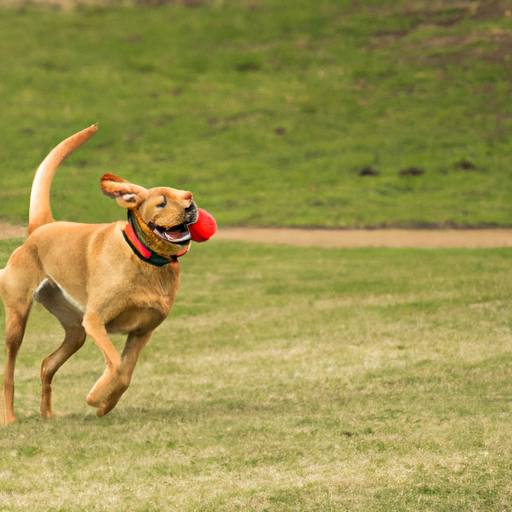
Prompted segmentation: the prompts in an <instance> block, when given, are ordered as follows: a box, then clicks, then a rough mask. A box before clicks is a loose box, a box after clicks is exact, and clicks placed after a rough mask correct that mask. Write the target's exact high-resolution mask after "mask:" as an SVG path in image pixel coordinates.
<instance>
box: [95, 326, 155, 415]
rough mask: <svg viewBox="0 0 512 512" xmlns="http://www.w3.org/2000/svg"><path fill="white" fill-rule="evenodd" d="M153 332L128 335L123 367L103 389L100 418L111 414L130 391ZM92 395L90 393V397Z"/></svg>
mask: <svg viewBox="0 0 512 512" xmlns="http://www.w3.org/2000/svg"><path fill="white" fill-rule="evenodd" d="M152 332H153V331H150V332H147V333H144V334H136V333H133V332H132V333H130V334H129V335H128V339H127V340H126V345H125V347H124V350H123V354H122V356H121V366H120V367H119V369H118V371H117V374H116V376H115V378H112V379H111V380H110V381H109V382H108V383H106V384H104V385H103V387H102V389H101V395H102V397H103V401H102V403H101V405H100V406H99V408H98V416H99V417H101V416H104V415H105V414H107V413H108V412H110V411H111V410H112V409H113V408H114V407H115V406H116V404H117V402H119V399H120V398H121V396H122V394H123V393H124V392H125V391H126V390H127V389H128V386H129V385H130V382H131V380H132V375H133V370H134V369H135V365H136V364H137V361H138V359H139V356H140V353H141V352H142V349H143V348H144V347H145V346H146V345H147V343H148V341H149V338H150V337H151V334H152ZM95 388H96V386H95ZM93 390H94V389H93ZM91 393H92V391H91ZM91 393H89V396H90V395H91ZM88 402H89V400H88ZM89 403H90V402H89Z"/></svg>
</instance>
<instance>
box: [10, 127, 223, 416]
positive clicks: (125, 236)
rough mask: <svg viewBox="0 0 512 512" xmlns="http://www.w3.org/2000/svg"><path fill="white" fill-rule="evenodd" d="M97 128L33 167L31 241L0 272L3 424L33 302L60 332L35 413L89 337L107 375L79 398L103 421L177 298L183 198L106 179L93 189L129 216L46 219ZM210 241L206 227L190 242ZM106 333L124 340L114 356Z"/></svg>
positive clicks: (186, 205) (187, 202) (186, 215)
mask: <svg viewBox="0 0 512 512" xmlns="http://www.w3.org/2000/svg"><path fill="white" fill-rule="evenodd" d="M96 131H97V125H93V126H91V127H89V128H86V129H85V130H82V131H80V132H78V133H76V134H75V135H72V136H71V137H69V138H68V139H66V140H64V141H63V142H61V143H60V144H59V145H58V146H56V147H55V148H54V149H53V150H52V151H51V152H50V153H49V154H48V156H47V157H46V158H45V160H44V161H43V162H42V163H41V165H40V166H39V168H38V169H37V171H36V174H35V177H34V182H33V185H32V191H31V195H30V208H29V225H28V234H29V236H28V238H27V240H26V241H25V243H24V244H23V245H22V246H21V247H19V248H18V249H16V250H15V251H14V253H13V254H12V255H11V257H10V259H9V261H8V262H7V265H6V267H5V269H3V270H0V296H1V298H2V300H3V303H4V308H5V315H6V319H5V322H6V338H5V343H6V363H5V370H4V377H3V401H4V411H3V417H0V421H3V422H4V423H13V422H15V421H16V416H15V414H14V408H13V397H14V366H15V363H16V356H17V354H18V350H19V348H20V345H21V342H22V340H23V335H24V332H25V326H26V323H27V319H28V316H29V313H30V309H31V306H32V302H33V300H36V301H38V302H40V303H41V304H42V305H43V306H44V307H45V308H46V309H47V310H48V311H49V312H50V313H52V314H53V315H54V316H55V317H57V319H58V320H59V321H60V323H61V324H62V327H63V328H64V331H65V338H64V341H63V342H62V344H61V345H60V347H59V348H58V349H57V350H56V351H55V352H53V353H52V354H51V355H49V356H48V357H47V358H46V359H44V361H43V362H42V364H41V382H42V396H41V406H40V414H41V416H42V417H43V418H51V417H52V416H53V410H52V379H53V376H54V375H55V373H56V372H57V370H58V369H59V368H60V367H61V366H62V365H63V364H64V363H65V362H66V360H67V359H68V358H69V357H70V356H72V355H73V354H74V353H75V352H76V351H77V350H79V349H80V348H81V347H82V345H83V344H84V342H85V339H86V336H89V337H90V338H91V339H92V340H93V342H94V343H95V344H96V346H97V347H98V348H99V349H100V350H101V352H102V353H103V356H104V357H105V370H104V372H103V374H102V376H101V377H100V378H99V379H98V381H97V382H96V383H95V385H94V386H93V388H92V389H91V391H90V392H89V394H88V395H87V403H88V404H89V405H91V406H93V407H96V408H97V409H98V410H97V415H98V416H99V417H101V416H104V415H105V414H107V413H108V412H109V411H111V410H112V409H113V408H114V407H115V406H116V404H117V402H118V401H119V399H120V398H121V395H122V394H123V393H124V392H125V391H126V389H127V388H128V386H129V384H130V380H131V377H132V373H133V370H134V368H135V365H136V363H137V360H138V358H139V355H140V353H141V351H142V349H143V348H144V346H145V345H146V344H147V343H148V341H149V339H150V337H151V334H152V333H153V331H154V330H155V328H156V327H157V326H158V325H159V324H160V323H162V321H163V320H164V319H165V318H166V317H167V315H168V314H169V312H170V311H171V307H172V305H173V303H174V299H175V297H176V293H177V291H178V286H179V282H180V272H179V264H178V257H179V256H181V255H183V254H184V253H186V252H187V250H188V249H189V246H190V243H191V239H194V237H193V235H191V231H192V226H191V225H193V224H194V223H196V222H197V220H198V216H199V213H198V211H199V212H200V211H201V210H198V208H197V207H196V205H195V203H194V201H193V199H192V194H191V193H190V192H187V191H183V190H176V189H173V188H168V187H157V188H152V189H149V190H147V189H145V188H143V187H141V186H139V185H134V184H132V183H129V182H127V181H125V180H123V179H121V178H118V177H116V176H114V175H113V174H105V175H104V176H103V177H102V178H101V189H102V191H103V193H104V194H105V195H107V196H108V197H110V198H113V199H115V200H116V201H117V203H118V204H119V205H120V206H122V207H123V208H126V209H127V210H128V221H127V222H124V221H119V222H114V223H111V224H80V223H74V222H56V221H54V219H53V216H52V212H51V208H50V187H51V183H52V179H53V176H54V175H55V172H56V171H57V169H58V167H59V166H60V165H61V163H62V162H63V161H64V159H65V158H66V157H67V156H68V155H69V154H70V153H72V152H73V151H74V150H75V149H77V148H78V147H79V146H81V145H82V144H83V143H85V142H86V141H87V140H89V139H90V138H91V137H92V136H93V135H94V134H95V133H96ZM206 215H208V214H206ZM213 222H214V221H213ZM189 228H190V229H189ZM211 234H212V232H211V230H210V232H209V233H208V234H207V235H206V236H203V237H202V238H203V239H202V240H198V241H203V240H204V239H207V238H208V237H209V236H208V235H211ZM110 333H123V334H127V339H126V343H125V346H124V349H123V351H122V353H121V354H119V353H118V352H117V350H116V349H115V347H114V346H113V344H112V342H111V341H110V339H109V336H108V335H109V334H110Z"/></svg>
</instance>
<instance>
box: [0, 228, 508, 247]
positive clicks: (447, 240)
mask: <svg viewBox="0 0 512 512" xmlns="http://www.w3.org/2000/svg"><path fill="white" fill-rule="evenodd" d="M26 236H27V228H26V227H23V226H16V225H12V224H7V223H0V239H6V238H25V237H26ZM213 240H235V241H237V240H238V241H243V242H254V243H267V244H288V245H295V246H298V247H346V248H356V247H423V248H435V247H467V248H484V247H512V229H417V230H415V229H372V230H366V229H300V228H247V227H242V228H231V227H226V228H220V229H219V230H218V232H217V234H216V235H215V238H214V239H213Z"/></svg>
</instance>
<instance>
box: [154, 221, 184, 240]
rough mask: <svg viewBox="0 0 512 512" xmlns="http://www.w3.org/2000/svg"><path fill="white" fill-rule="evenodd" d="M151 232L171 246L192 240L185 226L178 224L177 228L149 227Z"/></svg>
mask: <svg viewBox="0 0 512 512" xmlns="http://www.w3.org/2000/svg"><path fill="white" fill-rule="evenodd" d="M151 230H152V231H153V233H155V235H157V236H159V237H160V238H161V239H162V240H165V241H166V242H171V243H173V244H182V243H185V242H188V241H190V239H191V238H192V237H191V235H190V231H189V229H188V226H187V225H186V224H180V225H179V226H173V227H172V228H168V227H165V226H151Z"/></svg>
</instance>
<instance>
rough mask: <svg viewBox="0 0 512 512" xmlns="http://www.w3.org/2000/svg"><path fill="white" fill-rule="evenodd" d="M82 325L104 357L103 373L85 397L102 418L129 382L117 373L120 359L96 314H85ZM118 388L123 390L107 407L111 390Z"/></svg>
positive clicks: (110, 399) (110, 398)
mask: <svg viewBox="0 0 512 512" xmlns="http://www.w3.org/2000/svg"><path fill="white" fill-rule="evenodd" d="M82 325H83V327H84V329H85V332H86V333H87V335H88V336H89V337H90V338H91V339H92V341H94V343H95V344H96V346H97V347H98V348H99V349H100V350H101V351H102V353H103V356H104V357H105V365H106V367H105V371H104V372H103V375H102V376H101V377H100V378H99V379H98V380H97V382H96V384H94V386H93V388H92V389H91V391H90V392H89V394H88V395H87V403H88V404H89V405H91V406H93V407H97V408H98V416H103V415H104V414H106V412H105V409H107V408H108V410H111V409H112V408H113V407H114V406H115V404H116V403H117V400H119V398H120V396H121V394H122V393H123V392H124V391H125V390H126V388H127V387H128V384H129V381H128V382H125V381H126V379H123V377H122V375H121V374H120V372H119V368H120V366H121V358H120V356H119V353H118V352H117V350H116V348H115V347H114V345H112V342H111V341H110V338H109V337H108V334H107V330H106V329H105V325H104V324H103V323H102V322H101V320H100V319H99V317H98V315H97V314H96V313H86V314H85V315H84V319H83V322H82ZM120 388H124V389H123V391H122V392H121V393H120V394H119V397H118V398H117V400H116V402H115V403H114V405H112V406H111V407H109V405H110V402H111V401H112V397H111V395H112V390H113V389H120Z"/></svg>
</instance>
